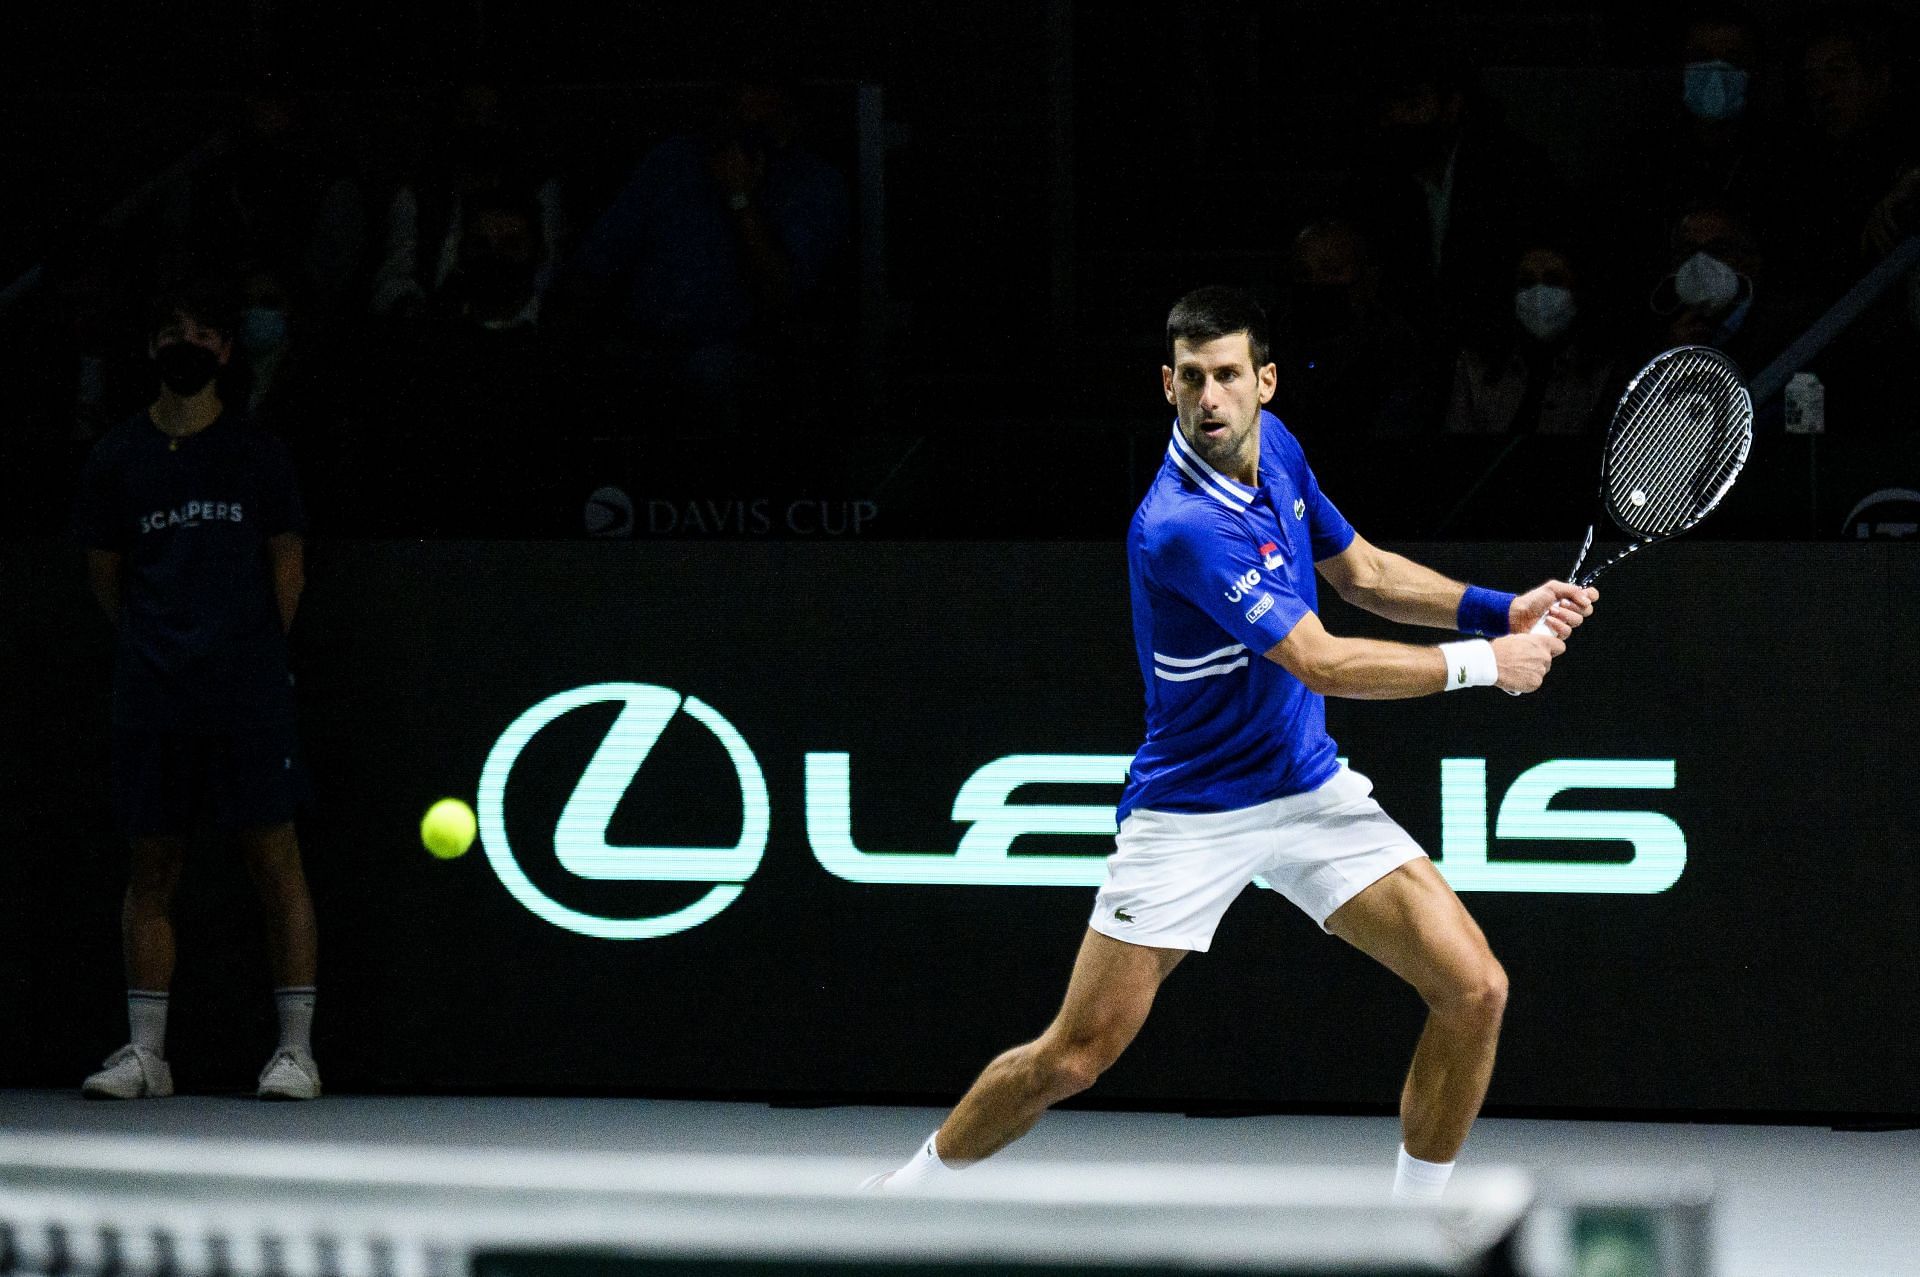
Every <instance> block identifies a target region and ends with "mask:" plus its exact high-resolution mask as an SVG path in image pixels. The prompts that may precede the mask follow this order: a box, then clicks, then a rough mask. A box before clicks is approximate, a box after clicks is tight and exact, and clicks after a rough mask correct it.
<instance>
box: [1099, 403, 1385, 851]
mask: <svg viewBox="0 0 1920 1277" xmlns="http://www.w3.org/2000/svg"><path fill="white" fill-rule="evenodd" d="M1257 477H1258V479H1259V486H1258V487H1254V488H1249V487H1247V486H1246V485H1245V484H1243V483H1240V482H1238V481H1236V480H1233V479H1230V478H1228V477H1227V476H1226V475H1224V474H1221V473H1220V472H1219V471H1217V470H1215V469H1214V468H1213V467H1212V466H1210V465H1208V464H1207V463H1206V462H1205V461H1203V460H1201V459H1200V456H1199V454H1197V453H1196V452H1194V450H1193V449H1192V447H1191V446H1189V445H1188V443H1187V441H1186V439H1185V438H1183V437H1182V436H1181V434H1180V428H1179V426H1178V425H1177V424H1176V425H1175V426H1174V430H1173V440H1172V442H1171V443H1170V444H1168V446H1167V458H1166V460H1165V461H1164V462H1162V463H1161V466H1160V472H1159V473H1158V474H1157V475H1155V476H1154V480H1153V485H1152V486H1151V487H1150V488H1149V489H1148V490H1147V495H1146V498H1145V499H1144V500H1142V501H1141V502H1140V509H1139V510H1138V511H1137V512H1135V514H1134V516H1133V524H1132V527H1131V528H1130V529H1129V530H1128V533H1127V574H1128V578H1129V580H1130V583H1131V585H1132V590H1133V641H1134V647H1135V649H1136V651H1137V654H1138V656H1139V660H1140V677H1141V679H1142V680H1143V681H1144V682H1145V684H1146V691H1147V739H1146V742H1145V743H1144V744H1142V745H1141V746H1140V750H1139V752H1138V753H1136V754H1135V755H1134V757H1133V764H1132V766H1131V767H1130V768H1129V769H1128V772H1127V785H1126V789H1125V790H1124V791H1123V792H1122V794H1121V797H1120V807H1119V811H1118V814H1117V819H1119V820H1125V819H1126V818H1127V813H1129V812H1131V811H1132V810H1133V809H1134V808H1136V807H1146V808H1150V809H1152V810H1154V811H1188V812H1192V811H1232V810H1235V809H1237V808H1241V807H1252V806H1255V805H1257V804H1259V803H1264V802H1267V801H1269V800H1271V799H1275V798H1281V797H1284V796H1286V795H1288V794H1299V793H1305V792H1306V791H1308V790H1311V789H1317V788H1318V787H1319V786H1320V785H1322V784H1324V783H1325V782H1326V781H1327V779H1328V778H1329V777H1331V776H1332V775H1333V773H1334V772H1335V770H1336V769H1337V768H1338V766H1339V764H1338V761H1337V760H1336V757H1335V750H1334V745H1333V738H1332V737H1330V736H1328V735H1327V711H1326V701H1325V699H1324V698H1323V697H1321V696H1319V695H1318V694H1316V693H1314V692H1311V691H1309V690H1307V687H1306V685H1305V684H1304V683H1302V682H1300V680H1299V679H1297V678H1295V677H1294V676H1293V675H1291V674H1289V673H1287V671H1286V670H1285V669H1283V668H1282V667H1281V666H1280V665H1278V664H1277V663H1275V662H1273V661H1269V660H1266V659H1264V655H1263V654H1264V653H1265V652H1266V651H1267V649H1269V648H1271V647H1272V646H1273V645H1274V644H1275V643H1278V642H1279V641H1280V640H1281V639H1283V638H1285V637H1286V636H1287V634H1288V633H1289V632H1290V631H1291V630H1292V629H1293V627H1294V626H1295V625H1297V624H1299V622H1300V618H1302V617H1304V616H1305V615H1306V614H1307V613H1309V612H1311V611H1313V610H1315V606H1316V603H1317V600H1318V597H1319V596H1318V593H1317V591H1316V589H1315V582H1314V572H1313V565H1314V563H1315V562H1317V561H1318V560H1320V559H1324V558H1327V557H1328V556H1329V555H1334V554H1338V553H1340V551H1342V550H1344V549H1346V548H1347V546H1348V545H1349V544H1351V543H1352V541H1353V527H1352V525H1351V524H1349V523H1348V522H1347V521H1346V519H1344V518H1342V517H1341V514H1340V512H1339V511H1338V510H1336V509H1334V507H1333V503H1332V502H1331V501H1328V500H1327V498H1326V497H1325V496H1323V495H1321V492H1320V485H1319V483H1318V482H1316V481H1315V479H1314V477H1313V471H1312V470H1310V469H1309V468H1308V467H1307V458H1306V454H1305V453H1303V452H1302V451H1301V450H1300V443H1299V441H1298V440H1297V439H1295V438H1294V437H1293V435H1292V434H1290V433H1289V432H1288V431H1287V428H1286V427H1285V426H1283V425H1281V424H1280V419H1279V418H1277V417H1275V416H1274V415H1273V414H1271V413H1269V412H1264V411H1263V412H1261V414H1260V462H1259V473H1258V476H1257Z"/></svg>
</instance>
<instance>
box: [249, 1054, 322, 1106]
mask: <svg viewBox="0 0 1920 1277" xmlns="http://www.w3.org/2000/svg"><path fill="white" fill-rule="evenodd" d="M257 1094H258V1095H259V1096H260V1098H261V1099H263V1100H317V1099H319V1098H320V1066H319V1065H318V1064H315V1063H314V1062H313V1056H312V1055H310V1054H308V1053H307V1052H306V1051H303V1050H301V1049H300V1048H299V1047H291V1046H283V1047H281V1048H280V1049H279V1050H277V1051H275V1052H274V1053H273V1058H272V1059H270V1060H268V1061H267V1067H265V1068H264V1069H261V1070H260V1089H259V1091H258V1092H257Z"/></svg>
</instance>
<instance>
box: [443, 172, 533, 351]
mask: <svg viewBox="0 0 1920 1277" xmlns="http://www.w3.org/2000/svg"><path fill="white" fill-rule="evenodd" d="M467 204H468V211H467V215H466V216H465V217H464V218H463V219H462V226H461V235H460V247H459V253H458V256H457V258H456V261H455V265H454V269H453V270H452V271H451V272H450V273H449V275H448V278H447V281H446V286H445V290H444V294H443V296H444V299H445V301H446V303H447V311H448V314H449V315H450V316H451V317H452V318H454V319H456V320H457V321H458V322H460V323H462V324H465V325H468V326H470V327H474V328H479V329H483V330H486V331H489V332H504V331H509V330H513V329H531V328H533V327H535V326H537V325H538V324H539V322H540V302H541V298H542V296H543V295H544V292H545V281H546V280H547V279H548V278H549V277H550V276H549V272H550V268H551V264H552V259H551V258H550V257H549V256H548V252H547V239H546V234H545V230H544V228H543V225H542V217H543V212H544V206H543V205H542V204H540V202H539V201H538V199H537V197H528V196H526V195H524V194H521V193H520V192H518V191H516V190H514V189H513V188H502V189H499V190H494V191H480V192H476V193H475V194H474V195H473V196H471V197H470V198H469V200H468V201H467Z"/></svg>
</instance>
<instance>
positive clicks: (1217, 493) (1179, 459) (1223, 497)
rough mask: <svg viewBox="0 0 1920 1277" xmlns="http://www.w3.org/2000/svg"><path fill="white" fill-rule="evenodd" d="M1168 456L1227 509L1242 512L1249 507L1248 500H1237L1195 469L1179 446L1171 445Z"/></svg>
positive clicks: (1203, 490) (1201, 488)
mask: <svg viewBox="0 0 1920 1277" xmlns="http://www.w3.org/2000/svg"><path fill="white" fill-rule="evenodd" d="M1167 456H1169V457H1171V458H1172V459H1173V464H1174V465H1176V466H1179V467H1180V468H1181V469H1182V470H1184V471H1185V472H1186V475H1187V478H1189V479H1191V480H1193V481H1194V483H1196V484H1197V485H1199V487H1200V490H1201V491H1202V492H1205V493H1206V494H1207V495H1208V496H1210V497H1212V498H1213V499H1214V500H1215V501H1218V502H1219V503H1220V504H1221V505H1223V506H1225V507H1227V509H1229V510H1239V511H1242V512H1244V511H1245V510H1246V508H1247V505H1246V502H1244V501H1235V500H1234V499H1233V498H1232V497H1230V496H1228V495H1227V494H1226V493H1224V492H1222V491H1221V490H1220V489H1219V488H1216V487H1215V486H1213V485H1212V484H1211V483H1208V482H1207V479H1206V476H1205V475H1203V474H1201V473H1200V472H1199V471H1198V470H1195V469H1194V468H1193V467H1192V466H1191V465H1188V464H1187V459H1186V458H1185V457H1184V456H1182V455H1180V450H1179V449H1178V448H1175V447H1169V448H1168V449H1167Z"/></svg>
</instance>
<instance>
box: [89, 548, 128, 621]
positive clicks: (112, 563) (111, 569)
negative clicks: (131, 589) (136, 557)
mask: <svg viewBox="0 0 1920 1277" xmlns="http://www.w3.org/2000/svg"><path fill="white" fill-rule="evenodd" d="M121 563H122V556H121V554H120V552H119V551H117V550H88V551H87V584H88V585H89V586H91V587H92V588H93V597H94V599H95V601H97V602H98V603H99V604H100V610H101V611H103V612H105V613H106V614H107V620H108V621H109V622H111V623H112V624H114V625H118V624H120V565H121Z"/></svg>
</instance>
